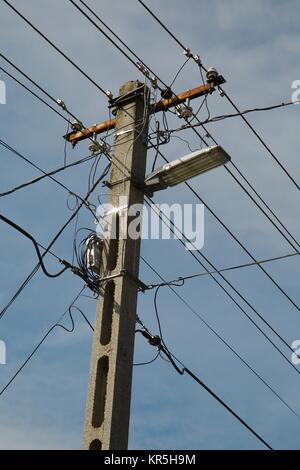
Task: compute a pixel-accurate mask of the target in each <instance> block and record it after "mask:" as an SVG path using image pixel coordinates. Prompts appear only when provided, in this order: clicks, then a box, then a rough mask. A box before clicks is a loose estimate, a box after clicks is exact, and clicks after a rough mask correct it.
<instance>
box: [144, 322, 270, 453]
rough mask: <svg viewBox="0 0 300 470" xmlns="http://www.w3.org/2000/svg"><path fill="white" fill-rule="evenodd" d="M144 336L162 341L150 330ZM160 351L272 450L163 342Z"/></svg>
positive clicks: (265, 443) (182, 373)
mask: <svg viewBox="0 0 300 470" xmlns="http://www.w3.org/2000/svg"><path fill="white" fill-rule="evenodd" d="M142 334H143V335H144V336H145V337H146V338H147V339H148V341H149V342H151V341H152V340H153V339H154V340H155V341H157V342H158V341H159V340H161V338H160V337H159V336H154V335H152V334H151V333H150V332H149V330H148V329H146V328H145V327H144V331H143V332H142ZM158 347H159V349H160V352H162V353H163V354H165V356H166V357H167V358H168V360H169V361H170V363H171V364H172V366H173V367H174V369H175V370H176V372H178V373H179V374H180V375H184V373H186V374H188V375H189V376H190V377H191V378H192V379H193V380H194V381H195V382H197V383H198V385H200V386H201V387H203V388H204V389H205V390H206V391H207V392H208V393H209V394H210V395H211V396H212V397H213V398H214V399H215V400H216V401H217V402H218V403H219V404H220V405H222V406H223V407H224V408H225V409H226V410H227V411H228V412H229V413H230V414H231V415H233V416H234V417H235V418H236V419H237V420H238V421H239V422H240V423H241V424H242V425H243V426H244V427H245V428H246V429H248V431H250V432H251V434H253V435H254V436H255V437H256V438H257V439H258V440H259V441H260V442H261V443H262V444H264V445H265V446H266V447H267V448H268V449H270V450H272V447H271V446H270V445H269V444H268V443H267V442H266V441H265V440H264V439H263V438H262V437H261V436H260V435H259V434H258V433H257V432H256V431H255V430H254V429H253V427H251V426H250V425H249V424H247V423H246V421H244V420H243V419H242V418H241V417H240V416H239V415H238V414H237V413H236V412H235V411H234V410H233V408H232V407H230V406H229V405H227V404H226V403H225V402H224V400H222V399H221V398H220V397H219V396H218V395H217V394H216V393H215V392H214V391H213V390H212V389H211V388H210V387H208V386H207V385H206V384H205V383H204V382H203V380H201V379H200V378H199V377H198V376H197V375H196V374H194V373H193V372H192V371H191V370H190V369H189V368H187V367H186V366H185V365H184V364H183V363H182V362H181V361H180V360H179V359H177V358H176V357H175V356H174V354H172V353H171V352H170V351H169V349H168V348H166V346H165V345H164V344H163V342H162V340H161V343H160V345H159V346H158ZM175 361H177V362H178V363H179V364H180V365H181V366H182V369H180V368H179V367H178V365H177V364H176V362H175Z"/></svg>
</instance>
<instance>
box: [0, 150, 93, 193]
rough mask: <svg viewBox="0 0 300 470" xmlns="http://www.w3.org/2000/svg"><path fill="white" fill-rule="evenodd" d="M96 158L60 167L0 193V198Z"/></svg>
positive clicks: (90, 157)
mask: <svg viewBox="0 0 300 470" xmlns="http://www.w3.org/2000/svg"><path fill="white" fill-rule="evenodd" d="M0 145H2V144H1V141H0ZM6 148H8V147H6ZM11 148H12V147H11ZM8 150H9V149H8ZM94 158H95V155H89V156H87V157H84V158H82V159H80V160H77V161H75V162H72V163H69V164H68V165H64V166H61V167H59V168H56V169H55V170H52V171H49V172H48V173H47V172H45V174H43V176H38V177H37V178H34V179H32V180H30V181H27V182H26V183H22V184H20V185H19V186H16V187H14V188H11V189H9V190H7V191H5V192H3V193H0V197H4V196H8V195H10V194H13V193H15V192H16V191H19V190H20V189H23V188H26V187H27V186H31V185H32V184H35V183H37V182H39V181H41V180H43V179H44V178H48V177H49V176H53V175H55V174H56V173H60V172H62V171H65V170H66V169H68V168H71V167H73V166H77V165H81V164H82V163H86V162H88V161H90V160H92V159H94ZM68 192H69V194H73V195H74V193H73V192H72V191H71V190H70V189H68Z"/></svg>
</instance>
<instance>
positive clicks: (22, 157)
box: [0, 139, 90, 210]
mask: <svg viewBox="0 0 300 470" xmlns="http://www.w3.org/2000/svg"><path fill="white" fill-rule="evenodd" d="M0 145H2V146H3V147H4V148H6V149H7V150H9V151H10V152H12V153H13V154H15V155H16V156H17V157H19V158H21V160H24V161H25V162H26V163H28V164H29V165H31V166H32V167H33V168H35V169H36V170H38V171H39V172H41V173H43V175H44V177H48V178H50V179H51V180H52V181H54V182H55V183H56V184H58V185H59V186H60V187H62V188H63V189H65V190H66V191H67V192H68V193H69V194H74V196H76V197H77V198H78V199H79V200H80V201H85V199H83V198H82V197H81V196H79V194H77V193H75V192H74V191H72V190H71V189H69V188H68V187H67V186H66V185H65V184H63V183H61V182H60V181H59V180H57V179H56V178H53V176H52V172H48V173H47V172H46V171H44V170H43V169H42V168H41V167H39V166H38V165H36V164H35V163H33V162H32V161H31V160H29V158H27V157H25V156H24V155H23V154H21V153H20V152H18V151H17V150H16V149H14V148H13V147H12V146H11V145H9V144H8V143H7V142H5V141H4V140H2V139H0ZM56 172H57V171H56ZM21 186H22V187H24V186H23V185H21ZM18 189H20V188H18ZM15 190H17V189H14V191H15ZM0 197H1V194H0ZM87 207H88V206H87ZM88 209H89V210H90V208H89V207H88Z"/></svg>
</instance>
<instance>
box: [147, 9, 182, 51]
mask: <svg viewBox="0 0 300 470" xmlns="http://www.w3.org/2000/svg"><path fill="white" fill-rule="evenodd" d="M138 2H139V3H140V4H141V5H142V6H143V7H144V8H145V9H146V10H147V11H148V12H149V13H150V15H151V16H152V17H153V18H154V19H155V20H156V21H157V22H158V23H159V24H160V25H161V26H162V28H163V29H164V30H165V31H167V33H168V34H169V35H170V36H171V37H172V38H173V39H174V41H176V42H177V44H178V45H179V46H180V47H181V48H182V49H183V50H184V51H186V52H189V49H188V48H186V47H185V46H184V45H183V44H182V42H180V41H179V39H178V38H177V37H176V36H175V34H173V33H172V32H171V31H170V30H169V29H168V28H167V27H166V25H164V23H163V22H162V21H160V19H159V18H158V17H157V16H156V15H155V14H154V13H153V11H152V10H150V8H149V7H147V5H146V4H145V3H144V2H142V0H138Z"/></svg>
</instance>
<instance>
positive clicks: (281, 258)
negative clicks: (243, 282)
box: [147, 253, 300, 290]
mask: <svg viewBox="0 0 300 470" xmlns="http://www.w3.org/2000/svg"><path fill="white" fill-rule="evenodd" d="M299 255H300V253H289V254H287V255H282V256H275V257H274V258H268V259H264V260H260V261H256V262H253V263H244V264H238V265H236V266H230V267H227V268H223V269H218V270H216V271H209V272H208V273H206V272H205V273H195V274H190V275H188V276H179V277H178V278H177V279H173V280H171V281H167V282H165V283H163V284H150V285H148V286H147V288H148V290H149V289H154V288H155V287H158V286H168V285H169V284H173V283H174V282H181V281H187V280H190V279H195V278H198V277H203V276H211V275H212V274H220V273H224V272H226V271H233V270H236V269H242V268H248V267H251V266H257V265H258V264H265V263H270V262H273V261H279V260H284V259H287V258H292V257H295V256H299Z"/></svg>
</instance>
